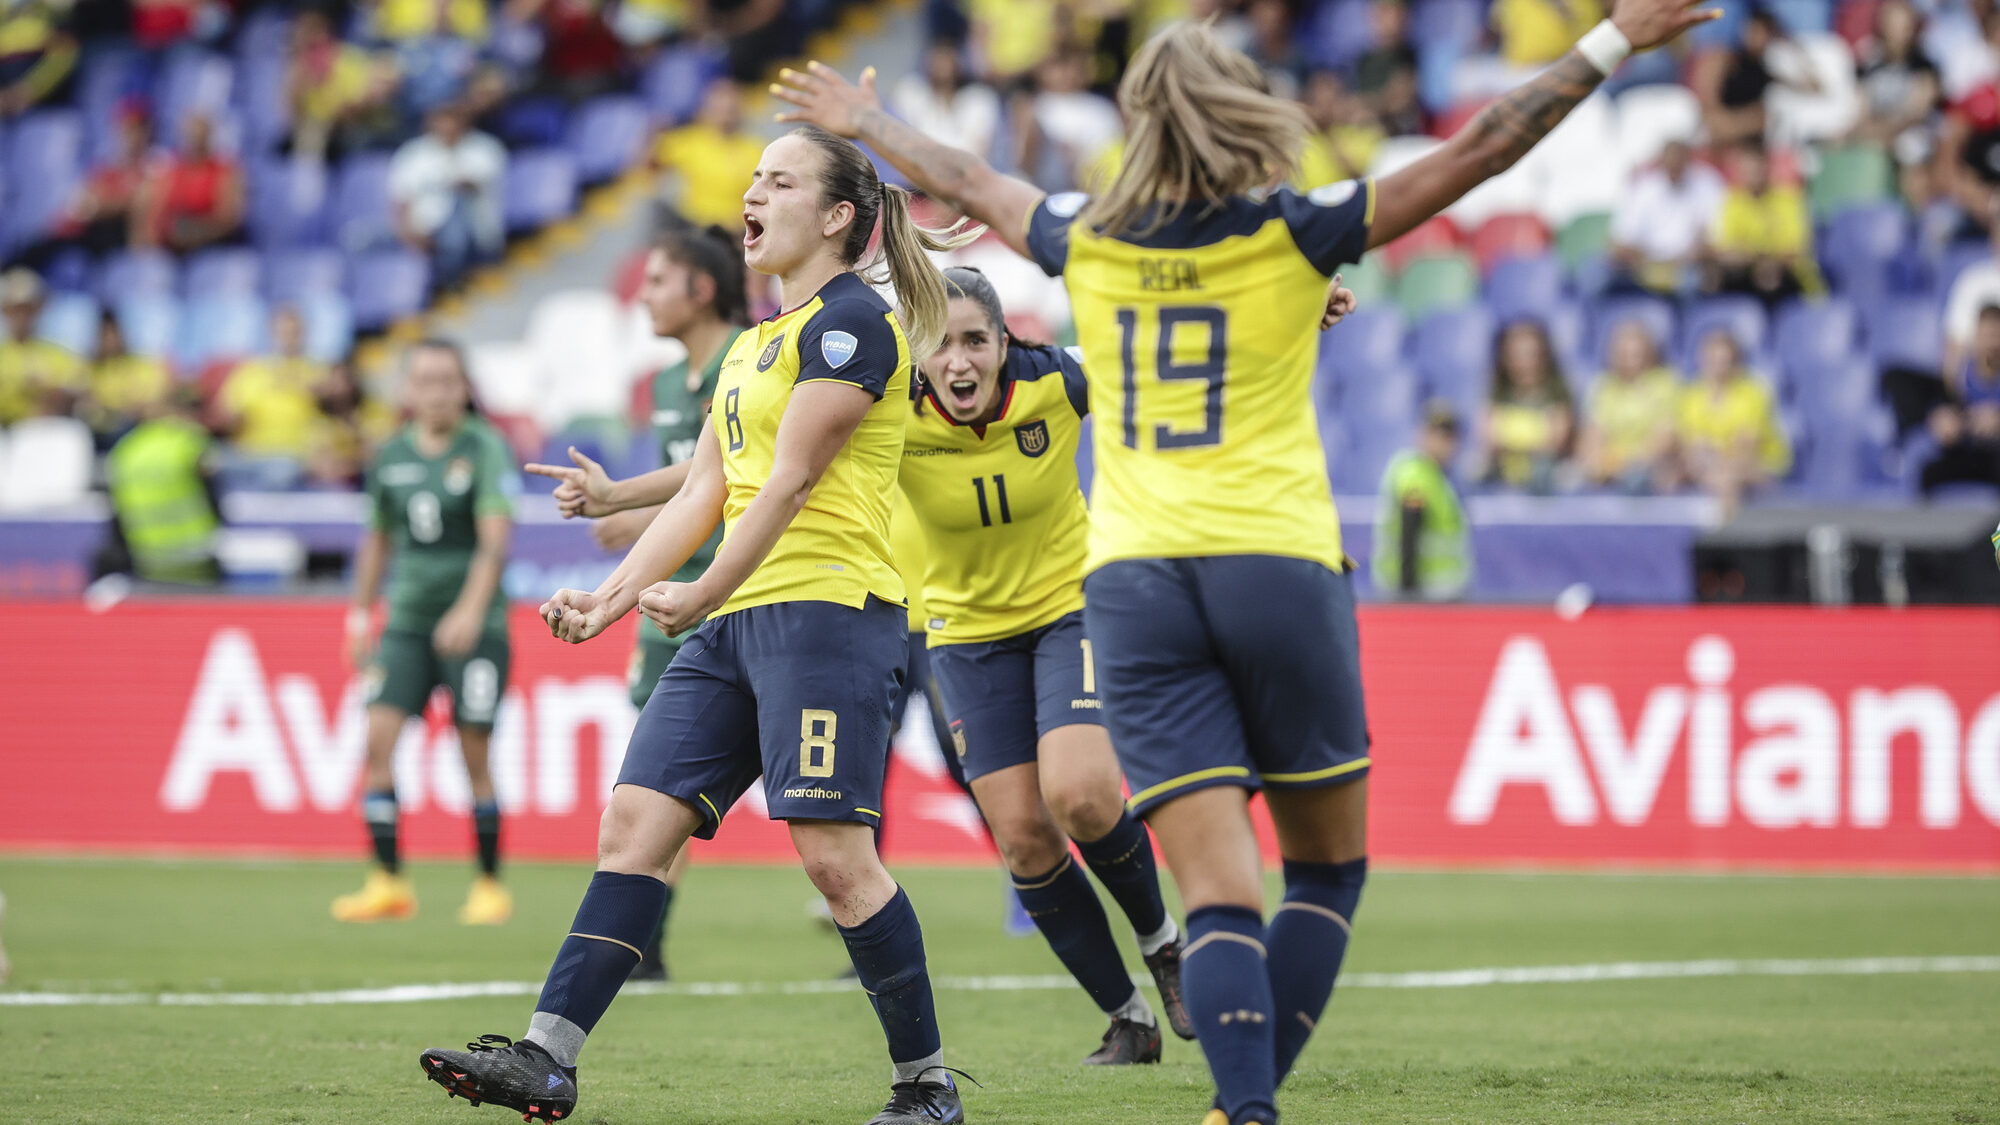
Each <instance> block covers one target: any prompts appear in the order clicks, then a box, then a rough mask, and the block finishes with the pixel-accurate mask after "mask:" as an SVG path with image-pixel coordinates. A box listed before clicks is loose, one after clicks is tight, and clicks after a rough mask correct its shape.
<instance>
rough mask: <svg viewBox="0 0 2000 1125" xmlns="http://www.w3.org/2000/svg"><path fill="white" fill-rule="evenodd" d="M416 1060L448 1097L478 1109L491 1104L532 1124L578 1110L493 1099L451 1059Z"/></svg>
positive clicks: (429, 1056) (425, 1056)
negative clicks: (484, 1104)
mask: <svg viewBox="0 0 2000 1125" xmlns="http://www.w3.org/2000/svg"><path fill="white" fill-rule="evenodd" d="M417 1061H418V1062H419V1063H420V1064H422V1066H423V1068H424V1076H425V1077H426V1078H429V1079H430V1080H431V1081H433V1082H435V1083H437V1084H438V1085H440V1086H442V1087H444V1092H445V1094H446V1095H447V1096H449V1097H454V1098H464V1099H465V1100H466V1101H469V1102H471V1103H472V1104H473V1105H474V1106H475V1107H477V1106H479V1105H481V1104H483V1103H486V1102H491V1103H493V1104H494V1105H497V1106H499V1107H501V1108H502V1109H511V1110H513V1111H514V1112H516V1113H518V1114H520V1115H521V1120H523V1121H533V1120H535V1119H536V1118H538V1117H539V1118H541V1119H542V1120H543V1121H561V1120H562V1119H563V1118H565V1117H568V1116H569V1115H570V1113H571V1112H573V1111H574V1110H575V1108H576V1107H575V1106H574V1105H572V1106H570V1107H568V1108H563V1107H560V1106H544V1105H543V1104H541V1103H540V1102H537V1101H528V1100H522V1101H518V1102H516V1101H509V1100H508V1099H507V1097H506V1095H501V1096H499V1097H491V1096H489V1095H488V1094H487V1092H486V1090H485V1088H484V1087H482V1086H481V1085H480V1083H479V1078H478V1076H477V1075H475V1074H473V1073H472V1071H470V1070H460V1069H458V1067H457V1066H455V1065H454V1064H453V1063H452V1062H451V1061H450V1060H449V1059H443V1058H439V1057H438V1056H436V1055H434V1054H432V1053H430V1052H429V1051H425V1052H424V1053H423V1054H422V1055H419V1056H418V1057H417Z"/></svg>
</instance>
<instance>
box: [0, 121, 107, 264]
mask: <svg viewBox="0 0 2000 1125" xmlns="http://www.w3.org/2000/svg"><path fill="white" fill-rule="evenodd" d="M6 140H7V145H6V149H7V151H6V166H5V170H4V172H0V182H4V183H6V184H9V185H11V189H12V190H10V191H9V192H8V197H7V207H6V214H5V221H6V235H7V236H8V237H9V238H10V240H11V241H13V242H15V243H17V244H18V243H24V242H28V241H31V240H33V239H36V238H40V237H42V236H43V235H45V234H46V233H48V230H49V226H50V224H51V223H52V222H53V221H54V220H55V218H56V216H57V215H59V214H61V212H62V209H63V205H64V204H65V203H67V202H69V198H70V196H71V195H72V194H73V193H74V190H75V188H76V185H77V182H78V181H79V180H80V179H82V177H83V173H84V166H85V163H86V161H85V159H84V154H83V120H82V117H81V115H79V114H78V113H77V112H76V111H75V110H72V109H45V110H40V111H38V112H35V113H31V114H29V115H28V116H26V117H23V118H22V119H21V120H20V121H18V122H16V123H15V124H14V126H13V128H12V129H10V130H8V132H7V137H6Z"/></svg>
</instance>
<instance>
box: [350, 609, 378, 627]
mask: <svg viewBox="0 0 2000 1125" xmlns="http://www.w3.org/2000/svg"><path fill="white" fill-rule="evenodd" d="M372 616H373V615H372V614H370V613H369V612H368V611H367V610H365V609H363V608H361V607H360V606H349V607H347V631H348V632H350V633H366V632H367V631H368V622H369V618H370V617H372Z"/></svg>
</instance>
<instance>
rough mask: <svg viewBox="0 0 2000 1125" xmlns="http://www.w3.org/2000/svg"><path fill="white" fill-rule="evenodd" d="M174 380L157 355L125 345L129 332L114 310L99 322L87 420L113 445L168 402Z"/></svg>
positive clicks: (100, 438) (92, 427)
mask: <svg viewBox="0 0 2000 1125" xmlns="http://www.w3.org/2000/svg"><path fill="white" fill-rule="evenodd" d="M173 382H174V377H173V374H172V373H171V372H169V371H168V370H167V365H166V364H165V363H162V362H160V360H159V359H158V358H156V357H154V356H149V355H133V354H132V353H131V351H130V350H129V349H127V348H126V346H125V329H124V328H123V327H122V326H121V325H120V324H119V323H118V317H117V315H116V314H114V313H113V312H112V311H111V310H110V309H106V310H104V315H103V317H102V318H101V319H99V320H98V322H97V361H96V362H95V363H93V364H91V367H90V401H89V403H88V404H87V406H86V407H85V411H84V413H85V417H87V418H88V419H89V421H90V428H91V430H92V431H94V432H95V433H96V434H97V437H98V440H99V442H101V443H103V445H104V446H105V447H107V448H108V447H109V445H110V443H111V442H114V441H116V440H118V438H119V437H120V436H121V435H123V434H124V433H125V431H126V430H129V429H131V428H132V427H133V426H135V425H138V424H139V422H141V421H142V420H144V419H145V418H146V417H148V412H149V411H150V410H152V409H153V408H154V407H156V406H158V405H160V404H161V403H162V402H164V401H166V397H167V392H168V390H169V389H171V388H172V386H173Z"/></svg>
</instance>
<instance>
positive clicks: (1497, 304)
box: [1486, 253, 1563, 320]
mask: <svg viewBox="0 0 2000 1125" xmlns="http://www.w3.org/2000/svg"><path fill="white" fill-rule="evenodd" d="M1562 288H1563V270H1562V262H1560V261H1558V260H1557V259H1556V257H1555V255H1553V254H1542V253H1536V254H1531V255H1528V256H1524V257H1517V258H1503V259H1501V260H1499V261H1498V262H1497V263H1496V264H1494V265H1493V266H1492V267H1491V268H1490V269H1489V270H1488V271H1487V273H1486V307H1487V308H1490V309H1492V310H1493V315H1494V316H1496V317H1498V318H1499V319H1501V320H1518V319H1519V318H1521V317H1524V316H1539V315H1541V314H1542V313H1543V312H1545V311H1546V310H1548V309H1550V308H1552V307H1554V305H1555V303H1556V302H1557V301H1560V300H1562Z"/></svg>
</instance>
